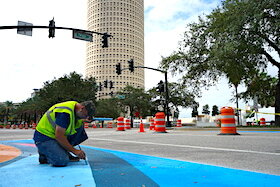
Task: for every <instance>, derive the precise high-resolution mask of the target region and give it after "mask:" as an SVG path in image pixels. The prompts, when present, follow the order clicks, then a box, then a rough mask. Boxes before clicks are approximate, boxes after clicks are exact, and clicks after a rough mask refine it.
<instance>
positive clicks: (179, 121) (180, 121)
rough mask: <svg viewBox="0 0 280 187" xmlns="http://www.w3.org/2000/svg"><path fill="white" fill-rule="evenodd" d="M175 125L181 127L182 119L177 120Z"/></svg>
mask: <svg viewBox="0 0 280 187" xmlns="http://www.w3.org/2000/svg"><path fill="white" fill-rule="evenodd" d="M176 127H182V120H180V119H178V120H177V126H176Z"/></svg>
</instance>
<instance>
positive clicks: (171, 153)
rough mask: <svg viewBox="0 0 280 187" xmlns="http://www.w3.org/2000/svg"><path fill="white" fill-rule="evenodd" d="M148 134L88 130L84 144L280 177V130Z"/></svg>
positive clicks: (9, 132)
mask: <svg viewBox="0 0 280 187" xmlns="http://www.w3.org/2000/svg"><path fill="white" fill-rule="evenodd" d="M145 131H146V132H144V133H139V132H138V129H132V130H127V131H116V130H115V129H87V133H88V136H89V139H88V140H87V141H86V142H85V143H84V144H83V145H88V146H92V147H98V148H104V149H110V150H118V151H124V152H130V153H137V154H142V155H150V156H157V157H163V158H171V159H176V160H182V161H189V162H195V163H202V164H210V165H215V166H223V167H227V168H235V169H241V170H247V171H255V172H260V173H266V174H274V175H280V167H279V163H280V145H279V143H280V132H279V131H278V132H272V131H267V132H264V131H249V130H246V131H241V130H240V131H239V130H238V133H239V134H241V135H226V136H221V135H217V134H218V133H219V131H217V130H204V131H194V130H184V131H181V130H168V131H167V132H168V133H154V132H152V131H149V130H147V129H145ZM33 132H34V130H32V129H28V130H25V129H0V141H2V140H22V139H32V135H33Z"/></svg>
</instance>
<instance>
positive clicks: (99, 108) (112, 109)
mask: <svg viewBox="0 0 280 187" xmlns="http://www.w3.org/2000/svg"><path fill="white" fill-rule="evenodd" d="M121 112H122V110H121V108H120V106H119V104H118V99H116V98H110V99H101V100H99V101H97V104H96V114H95V116H96V117H108V118H117V117H119V116H120V114H121Z"/></svg>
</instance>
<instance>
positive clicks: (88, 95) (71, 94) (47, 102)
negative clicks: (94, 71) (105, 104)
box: [37, 72, 97, 110]
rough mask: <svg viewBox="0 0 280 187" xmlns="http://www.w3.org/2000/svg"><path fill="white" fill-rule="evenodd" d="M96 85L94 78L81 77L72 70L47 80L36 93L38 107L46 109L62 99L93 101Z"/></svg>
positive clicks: (62, 100)
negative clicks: (59, 76)
mask: <svg viewBox="0 0 280 187" xmlns="http://www.w3.org/2000/svg"><path fill="white" fill-rule="evenodd" d="M96 91H97V85H96V82H95V79H94V78H88V79H83V78H82V76H81V75H79V74H77V73H76V72H72V73H70V74H69V75H64V76H63V77H61V78H58V79H54V80H53V81H50V82H49V81H47V82H45V83H44V87H43V88H42V89H40V91H39V92H38V93H37V95H38V101H37V102H39V103H40V105H39V106H40V107H41V108H43V109H45V110H47V109H48V108H49V107H50V106H52V105H54V104H56V103H59V102H64V101H69V100H74V101H78V102H82V101H85V100H93V101H95V100H96V98H95V94H96Z"/></svg>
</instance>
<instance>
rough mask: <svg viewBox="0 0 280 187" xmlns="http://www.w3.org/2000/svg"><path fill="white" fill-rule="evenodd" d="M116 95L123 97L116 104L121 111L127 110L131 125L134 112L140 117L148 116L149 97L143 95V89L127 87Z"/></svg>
mask: <svg viewBox="0 0 280 187" xmlns="http://www.w3.org/2000/svg"><path fill="white" fill-rule="evenodd" d="M118 94H119V95H124V96H125V98H124V99H119V100H118V103H119V104H120V106H121V107H122V110H123V111H125V110H126V108H127V107H128V108H129V112H130V117H131V124H133V115H134V114H135V112H139V113H140V116H142V117H145V116H147V115H150V109H151V102H150V101H151V96H150V95H149V94H147V93H145V91H144V89H143V88H134V87H132V86H129V85H128V86H126V87H125V88H124V89H123V90H122V91H120V92H119V93H118Z"/></svg>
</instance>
